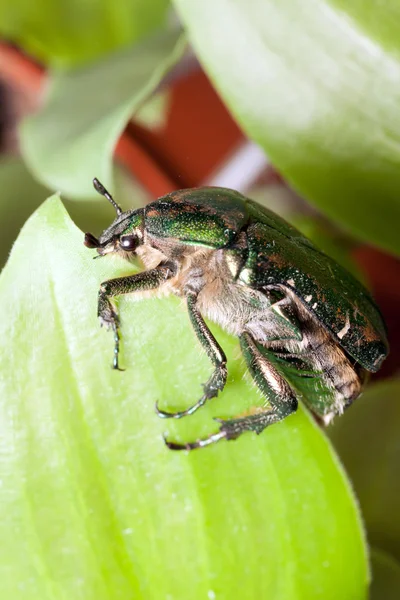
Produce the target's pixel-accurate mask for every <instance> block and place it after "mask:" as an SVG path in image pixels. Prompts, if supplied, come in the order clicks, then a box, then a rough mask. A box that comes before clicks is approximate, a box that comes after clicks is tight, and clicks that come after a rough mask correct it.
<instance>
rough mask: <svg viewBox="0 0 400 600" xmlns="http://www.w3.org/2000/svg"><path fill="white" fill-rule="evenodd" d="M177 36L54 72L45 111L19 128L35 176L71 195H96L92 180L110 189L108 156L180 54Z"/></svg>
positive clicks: (181, 43) (161, 36) (160, 37)
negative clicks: (68, 69)
mask: <svg viewBox="0 0 400 600" xmlns="http://www.w3.org/2000/svg"><path fill="white" fill-rule="evenodd" d="M183 47H184V40H183V39H182V38H181V39H180V38H179V36H178V34H176V33H170V34H164V33H163V34H158V35H157V36H153V37H152V38H150V39H148V40H146V41H145V42H142V43H141V44H138V45H136V46H134V47H133V48H131V49H129V50H124V51H123V52H118V53H116V54H114V55H112V56H109V57H108V58H106V59H104V60H103V61H100V62H98V63H96V64H94V65H92V66H91V67H87V68H85V69H80V70H75V71H72V72H69V73H54V74H53V76H52V78H51V81H50V89H49V90H48V96H47V101H46V103H45V106H44V107H43V109H42V110H41V111H40V112H39V113H37V114H35V115H33V116H31V117H29V118H28V119H26V120H25V122H24V123H23V125H22V128H21V143H22V151H23V153H24V157H25V159H26V161H27V163H28V165H29V167H30V168H31V169H32V171H33V172H34V174H35V175H36V177H37V178H38V179H39V180H41V181H43V182H44V183H45V184H46V185H47V186H48V187H49V188H50V189H53V190H61V191H62V192H63V193H65V194H67V195H69V196H70V197H77V198H79V197H90V196H93V197H96V194H95V192H94V190H93V187H92V184H91V180H92V179H93V177H94V176H96V177H99V179H101V180H102V181H103V182H104V183H105V185H107V186H110V187H113V186H112V183H111V180H112V169H113V165H112V153H113V149H114V146H115V144H116V142H117V140H118V137H119V135H120V134H121V133H122V131H123V129H124V127H125V125H126V123H127V121H129V119H130V117H131V115H132V113H133V112H134V111H135V110H136V109H137V108H138V107H139V106H140V105H141V103H142V102H143V101H144V100H145V99H146V98H147V96H148V95H149V94H150V93H151V92H152V91H153V90H154V89H155V87H156V86H157V85H158V83H159V82H160V79H161V78H162V76H163V75H164V74H165V72H166V71H167V70H168V69H169V67H170V66H171V65H173V64H174V62H175V61H176V60H177V59H178V58H179V56H180V55H181V53H182V51H183Z"/></svg>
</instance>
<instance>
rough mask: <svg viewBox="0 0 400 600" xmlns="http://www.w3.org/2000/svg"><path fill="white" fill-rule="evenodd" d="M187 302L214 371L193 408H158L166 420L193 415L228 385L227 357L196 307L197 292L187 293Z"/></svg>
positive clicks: (159, 413)
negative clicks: (179, 409) (169, 410)
mask: <svg viewBox="0 0 400 600" xmlns="http://www.w3.org/2000/svg"><path fill="white" fill-rule="evenodd" d="M186 301H187V307H188V311H189V317H190V321H191V323H192V326H193V329H194V330H195V332H196V335H197V338H198V340H199V342H200V343H201V345H202V346H203V348H204V350H205V351H206V353H207V356H208V357H209V359H210V360H211V362H212V363H213V365H214V371H213V373H212V375H211V377H210V378H209V380H208V381H207V383H206V384H205V385H204V386H203V389H204V394H203V395H202V397H201V398H200V400H198V401H197V402H196V404H193V406H190V407H189V408H187V409H186V410H182V411H179V412H165V411H162V410H160V409H159V408H158V406H156V411H157V414H158V416H159V417H162V418H164V419H170V418H172V419H180V418H182V417H186V416H187V415H192V414H193V413H194V412H196V410H198V409H199V408H200V407H201V406H203V404H205V403H206V402H207V400H210V399H211V398H214V397H215V396H217V394H218V392H222V390H223V389H224V387H225V383H226V377H227V369H226V356H225V353H224V351H223V350H222V348H221V346H220V345H219V344H218V342H217V340H216V339H215V337H214V336H213V334H212V333H211V331H210V330H209V328H208V327H207V325H206V323H205V322H204V319H203V317H202V316H201V314H200V312H199V311H198V309H197V307H196V303H197V294H196V293H195V292H192V291H188V292H187V293H186Z"/></svg>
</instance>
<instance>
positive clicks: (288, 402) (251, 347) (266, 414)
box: [164, 333, 297, 450]
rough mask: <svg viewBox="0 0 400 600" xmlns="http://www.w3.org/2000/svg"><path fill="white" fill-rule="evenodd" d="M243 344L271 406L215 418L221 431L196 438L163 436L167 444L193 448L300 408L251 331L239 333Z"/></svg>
mask: <svg viewBox="0 0 400 600" xmlns="http://www.w3.org/2000/svg"><path fill="white" fill-rule="evenodd" d="M240 345H241V348H242V353H243V356H244V358H245V360H246V363H247V366H248V369H249V371H250V374H251V376H252V378H253V380H254V382H255V383H256V385H257V387H258V388H259V389H260V391H261V392H262V394H263V396H264V397H265V399H266V400H268V402H269V405H270V406H269V407H268V408H261V407H260V408H257V409H256V410H255V411H253V412H250V413H249V414H246V415H242V416H240V417H236V418H233V419H216V420H217V421H218V422H219V423H220V429H219V431H218V432H217V433H213V434H211V435H210V436H208V437H206V438H203V439H200V440H197V441H194V442H190V443H187V444H178V443H175V442H171V441H169V440H167V439H164V441H165V443H166V445H167V446H168V448H170V449H171V450H194V449H196V448H203V447H204V446H209V445H210V444H214V443H216V442H218V441H219V440H222V439H225V440H236V439H237V438H238V437H239V436H240V435H241V434H242V433H244V432H245V431H253V432H255V433H257V434H260V433H261V432H262V431H264V429H265V428H266V427H268V426H269V425H273V424H274V423H277V422H278V421H282V420H283V419H284V418H285V417H287V416H289V415H290V414H292V413H294V412H295V411H296V410H297V399H296V396H295V394H294V392H293V390H292V389H291V387H290V386H289V384H288V383H287V382H286V380H285V379H284V378H283V376H282V375H281V374H280V373H279V371H278V370H277V369H276V368H275V366H274V365H273V364H272V363H271V362H270V361H269V360H268V358H266V356H264V354H262V353H261V352H260V350H259V349H258V348H257V345H256V343H255V341H254V340H253V338H252V337H251V336H250V334H248V333H243V334H242V335H241V336H240Z"/></svg>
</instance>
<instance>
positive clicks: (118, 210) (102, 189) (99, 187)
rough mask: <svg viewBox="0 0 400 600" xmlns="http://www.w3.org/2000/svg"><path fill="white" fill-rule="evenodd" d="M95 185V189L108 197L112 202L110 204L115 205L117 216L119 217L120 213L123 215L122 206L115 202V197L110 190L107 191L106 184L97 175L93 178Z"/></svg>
mask: <svg viewBox="0 0 400 600" xmlns="http://www.w3.org/2000/svg"><path fill="white" fill-rule="evenodd" d="M93 186H94V189H95V190H96V192H98V193H99V194H101V195H102V196H104V197H105V198H107V200H108V201H109V202H110V204H112V205H113V207H114V208H115V210H116V213H117V216H118V217H119V215H122V208H121V207H120V206H119V205H118V204H117V203H116V202H115V200H114V198H113V197H112V196H111V194H110V193H109V192H107V190H106V188H105V187H104V185H103V184H102V183H100V181H99V180H98V179H97V177H95V178H94V179H93Z"/></svg>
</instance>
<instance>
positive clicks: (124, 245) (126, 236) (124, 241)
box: [83, 178, 143, 258]
mask: <svg viewBox="0 0 400 600" xmlns="http://www.w3.org/2000/svg"><path fill="white" fill-rule="evenodd" d="M93 185H94V188H95V190H96V191H97V192H99V194H101V195H102V196H104V197H105V198H107V200H108V201H109V202H110V204H112V206H113V207H114V208H115V211H116V213H117V218H116V219H115V220H114V221H113V223H111V225H110V227H107V229H105V230H104V231H103V233H102V234H101V236H100V237H99V238H98V239H97V238H96V237H95V236H94V235H93V234H91V233H85V239H84V242H83V243H84V244H85V246H87V247H88V248H96V250H97V252H98V254H99V257H100V256H104V255H105V254H109V253H111V252H119V253H121V254H125V255H126V254H131V255H132V254H135V252H136V248H137V247H138V246H140V245H141V244H142V243H143V209H141V208H139V209H137V210H127V211H126V212H122V209H121V207H120V206H119V205H118V204H117V203H116V202H115V200H114V199H113V197H112V196H111V194H109V192H107V190H106V188H105V187H104V186H103V185H102V184H101V183H100V181H99V180H98V179H96V178H95V179H93ZM99 257H97V256H96V257H95V258H99Z"/></svg>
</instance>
